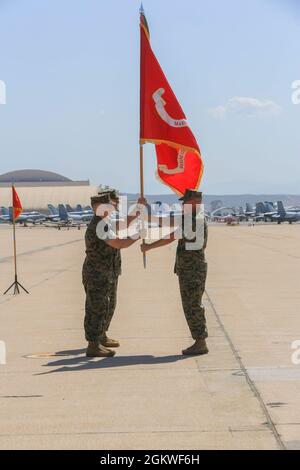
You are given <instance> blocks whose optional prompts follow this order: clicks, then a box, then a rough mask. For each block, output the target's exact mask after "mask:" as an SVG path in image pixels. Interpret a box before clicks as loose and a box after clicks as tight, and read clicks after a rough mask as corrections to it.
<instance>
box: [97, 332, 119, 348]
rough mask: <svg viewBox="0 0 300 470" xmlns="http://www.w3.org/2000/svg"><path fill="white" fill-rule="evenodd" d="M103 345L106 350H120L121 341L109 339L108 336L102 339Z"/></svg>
mask: <svg viewBox="0 0 300 470" xmlns="http://www.w3.org/2000/svg"><path fill="white" fill-rule="evenodd" d="M101 344H102V346H105V347H106V348H118V347H119V346H120V343H119V341H117V340H116V339H111V338H108V337H107V336H106V334H105V335H104V336H103V338H102V339H101Z"/></svg>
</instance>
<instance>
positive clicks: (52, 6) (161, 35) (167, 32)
mask: <svg viewBox="0 0 300 470" xmlns="http://www.w3.org/2000/svg"><path fill="white" fill-rule="evenodd" d="M143 3H144V8H145V12H146V15H147V18H148V23H149V27H150V31H151V41H152V46H153V49H154V51H155V53H156V55H157V57H158V59H159V61H160V63H161V65H162V67H163V69H164V71H165V73H166V75H167V77H168V79H169V81H170V83H171V85H172V86H173V89H174V91H175V93H176V94H177V96H178V98H179V100H180V102H181V104H182V107H183V109H184V110H185V113H186V115H187V117H188V120H189V122H190V124H191V126H192V129H193V131H194V133H195V135H196V137H197V139H198V142H199V145H200V146H201V149H202V153H203V158H204V162H205V173H204V177H203V183H202V189H203V190H204V191H206V192H207V193H240V192H252V193H255V192H256V193H257V192H264V193H266V192H273V193H275V192H293V193H300V132H299V125H300V105H298V106H296V105H293V104H292V101H291V94H292V90H291V84H292V82H293V81H294V80H297V79H298V80H300V29H299V26H300V2H299V0H295V1H293V0H243V1H241V0H226V1H224V0H185V1H182V0H144V2H143ZM139 4H140V2H139V1H137V0H113V1H108V0H0V46H1V49H0V50H1V54H0V80H4V81H5V82H6V86H7V104H6V105H0V163H1V164H0V173H2V172H5V171H9V170H13V169H21V168H40V169H47V170H53V171H57V172H59V173H62V174H64V175H66V176H69V177H70V178H74V179H86V178H89V179H90V180H91V181H92V182H93V183H97V184H98V183H103V184H110V185H112V186H115V187H117V188H119V189H121V190H123V191H138V188H139V176H138V175H139V170H138V128H139V103H138V94H139V28H138V21H139V18H138V9H139ZM154 170H155V152H154V148H153V146H152V145H147V150H146V152H145V184H146V192H147V193H163V192H166V193H168V192H169V191H170V190H169V189H168V188H166V187H164V186H162V185H161V183H158V182H157V181H156V180H155V176H154Z"/></svg>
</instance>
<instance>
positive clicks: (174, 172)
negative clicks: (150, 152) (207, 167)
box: [140, 7, 203, 195]
mask: <svg viewBox="0 0 300 470" xmlns="http://www.w3.org/2000/svg"><path fill="white" fill-rule="evenodd" d="M140 32H141V64H140V66H141V78H140V79H141V85H140V86H141V89H140V113H141V115H140V143H141V144H144V143H146V142H151V143H153V144H155V148H156V156H157V165H158V169H157V174H158V177H159V179H160V180H162V182H163V183H164V184H166V185H167V186H169V187H170V188H172V190H173V191H175V192H176V193H177V194H180V195H183V194H184V192H185V190H186V189H192V190H197V189H198V187H199V184H200V181H201V177H202V173H203V163H202V159H201V152H200V148H199V146H198V144H197V141H196V139H195V137H194V135H193V133H192V131H191V129H190V127H189V125H188V123H187V120H186V116H185V114H184V112H183V110H182V109H181V106H180V104H179V103H178V101H177V98H176V96H175V94H174V93H173V91H172V89H171V87H170V85H169V83H168V81H167V79H166V77H165V75H164V73H163V71H162V69H161V67H160V65H159V62H158V60H157V59H156V57H155V55H154V53H153V51H152V49H151V44H150V35H149V29H148V25H147V20H146V17H145V14H144V10H143V7H141V11H140Z"/></svg>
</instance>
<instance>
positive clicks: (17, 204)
mask: <svg viewBox="0 0 300 470" xmlns="http://www.w3.org/2000/svg"><path fill="white" fill-rule="evenodd" d="M11 189H12V202H13V219H14V220H16V219H17V218H18V217H19V215H20V214H21V213H22V212H23V208H22V204H21V201H20V198H19V196H18V193H17V191H16V189H15V187H14V186H12V188H11Z"/></svg>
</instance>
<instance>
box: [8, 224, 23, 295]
mask: <svg viewBox="0 0 300 470" xmlns="http://www.w3.org/2000/svg"><path fill="white" fill-rule="evenodd" d="M13 237H14V262H15V280H14V282H13V283H12V285H11V286H9V288H8V289H6V291H5V292H4V293H3V295H5V294H7V293H8V292H9V291H10V290H11V289H13V290H14V293H13V295H17V294H20V289H19V287H21V289H23V291H24V292H26V294H29V292H28V290H26V289H25V287H23V286H22V284H20V283H19V281H18V274H17V248H16V224H15V218H14V217H13Z"/></svg>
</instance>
